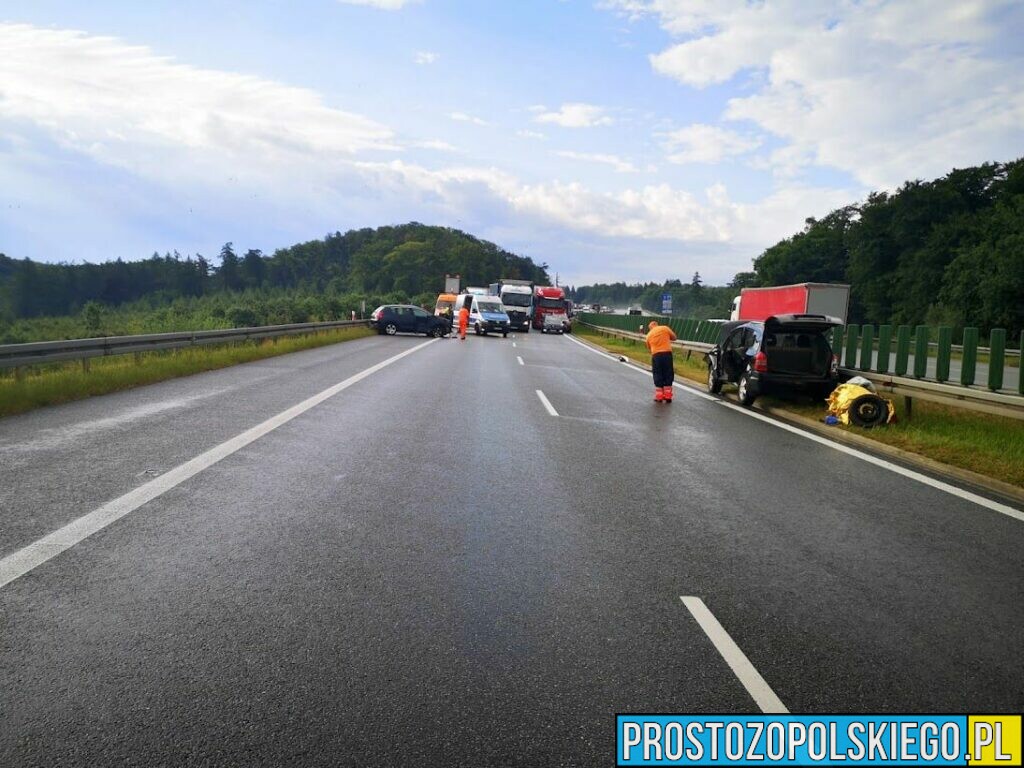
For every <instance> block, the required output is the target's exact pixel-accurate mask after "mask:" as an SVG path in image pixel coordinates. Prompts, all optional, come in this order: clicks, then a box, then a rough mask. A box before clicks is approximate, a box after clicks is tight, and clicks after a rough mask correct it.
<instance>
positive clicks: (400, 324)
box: [370, 304, 452, 338]
mask: <svg viewBox="0 0 1024 768" xmlns="http://www.w3.org/2000/svg"><path fill="white" fill-rule="evenodd" d="M370 325H371V326H373V327H374V328H376V329H377V332H378V333H386V334H387V335H388V336H394V335H395V334H396V333H424V334H426V335H427V336H435V337H437V338H440V337H442V336H446V335H448V334H449V333H451V331H452V324H451V322H450V321H449V320H448V318H446V317H435V316H434V315H432V314H430V313H429V312H427V311H426V310H425V309H420V308H419V307H414V306H412V305H411V304H385V305H384V306H382V307H377V308H376V309H375V310H373V314H372V315H370Z"/></svg>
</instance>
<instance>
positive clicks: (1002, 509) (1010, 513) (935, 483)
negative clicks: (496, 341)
mask: <svg viewBox="0 0 1024 768" xmlns="http://www.w3.org/2000/svg"><path fill="white" fill-rule="evenodd" d="M569 338H570V339H571V340H572V341H576V339H573V338H572V337H571V336H570V337H569ZM576 343H577V344H579V345H580V346H581V347H583V348H584V349H588V350H590V351H591V352H593V353H594V354H595V355H600V356H601V357H603V358H606V359H609V356H608V355H607V354H605V353H603V352H599V351H597V350H596V349H594V348H593V347H590V346H588V345H586V344H584V343H583V342H582V341H576ZM629 367H630V368H634V366H629ZM634 369H635V370H639V371H643V369H642V368H634ZM643 373H647V371H643ZM679 389H680V390H681V391H683V392H687V393H689V394H691V395H697V396H698V397H703V398H704V399H705V400H713V401H715V402H717V403H718V404H719V405H722V406H724V407H725V408H729V409H730V410H732V411H734V412H736V413H741V414H743V415H744V416H749V417H751V418H753V419H758V420H759V421H763V422H764V423H765V424H770V425H772V426H773V427H778V428H779V429H783V430H785V431H787V432H790V433H792V434H794V435H800V436H801V437H804V438H806V439H808V440H812V441H814V442H815V443H818V444H820V445H824V446H827V447H829V448H832V449H833V450H836V451H839V452H840V453H845V454H846V455H848V456H853V457H855V458H858V459H860V460H861V461H866V462H867V463H869V464H874V465H875V466H876V467H881V468H882V469H887V470H889V471H890V472H895V473H896V474H897V475H902V476H903V477H906V478H908V479H910V480H916V481H917V482H919V483H922V484H923V485H927V486H930V487H932V488H935V489H936V490H939V491H943V492H944V493H948V494H950V495H951V496H956V497H958V498H961V499H963V500H965V501H969V502H971V503H973V504H977V505H978V506H979V507H984V508H985V509H988V510H991V511H992V512H998V513H999V514H1002V515H1006V516H1007V517H1012V518H1013V519H1015V520H1020V521H1021V522H1024V512H1022V511H1021V510H1019V509H1015V508H1014V507H1011V506H1009V505H1007V504H1003V503H1001V502H998V501H994V500H992V499H989V498H987V497H985V496H980V495H978V494H977V493H972V492H971V491H966V490H964V489H963V488H957V487H956V486H955V485H951V484H950V483H946V482H943V481H942V480H937V479H935V478H934V477H930V476H928V475H925V474H922V473H921V472H915V471H914V470H912V469H907V468H906V467H902V466H900V465H899V464H894V463H892V462H891V461H886V460H885V459H882V458H879V457H878V456H873V455H871V454H870V453H864V452H863V451H858V450H857V449H856V448H850V447H849V446H847V445H843V444H842V443H837V442H836V441H834V440H829V439H828V438H827V437H821V436H820V435H816V434H814V433H813V432H807V431H806V430H803V429H800V428H799V427H794V426H793V425H791V424H786V423H785V422H782V421H778V420H776V419H773V418H771V417H770V416H765V415H764V414H761V413H758V412H757V411H752V410H750V409H749V408H744V407H743V406H740V405H736V404H735V403H731V402H729V401H728V400H725V399H723V398H720V397H714V396H712V395H708V394H705V393H703V392H698V391H697V390H695V389H694V388H693V387H692V386H691V385H689V384H682V385H680V387H679Z"/></svg>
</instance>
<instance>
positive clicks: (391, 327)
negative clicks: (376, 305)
mask: <svg viewBox="0 0 1024 768" xmlns="http://www.w3.org/2000/svg"><path fill="white" fill-rule="evenodd" d="M384 333H386V334H387V335H388V336H394V335H395V334H396V333H398V326H397V325H395V324H394V323H388V324H387V325H385V326H384Z"/></svg>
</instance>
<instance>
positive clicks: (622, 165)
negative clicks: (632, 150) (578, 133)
mask: <svg viewBox="0 0 1024 768" xmlns="http://www.w3.org/2000/svg"><path fill="white" fill-rule="evenodd" d="M555 154H556V155H558V156H559V157H565V158H568V159H569V160H580V161H582V162H585V163H598V164H599V165H610V166H611V167H612V168H614V169H615V171H616V173H636V172H637V167H636V166H635V165H633V164H632V163H631V162H629V161H628V160H623V159H622V158H621V157H618V156H617V155H605V154H599V153H588V152H572V151H570V150H561V151H558V152H555Z"/></svg>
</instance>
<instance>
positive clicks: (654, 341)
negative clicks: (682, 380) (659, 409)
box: [644, 320, 676, 403]
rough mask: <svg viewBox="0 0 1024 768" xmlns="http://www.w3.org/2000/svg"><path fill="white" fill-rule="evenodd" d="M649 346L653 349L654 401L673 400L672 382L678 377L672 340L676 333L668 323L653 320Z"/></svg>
mask: <svg viewBox="0 0 1024 768" xmlns="http://www.w3.org/2000/svg"><path fill="white" fill-rule="evenodd" d="M647 329H648V330H647V336H646V337H645V338H644V341H646V342H647V348H648V349H649V350H651V370H652V372H653V373H654V402H656V403H671V402H672V382H673V381H675V378H676V369H675V365H674V362H673V360H672V342H673V341H675V340H676V335H675V334H674V333H673V332H672V329H671V328H669V327H668V326H667V325H658V321H657V320H651V323H650V325H648V326H647Z"/></svg>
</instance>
